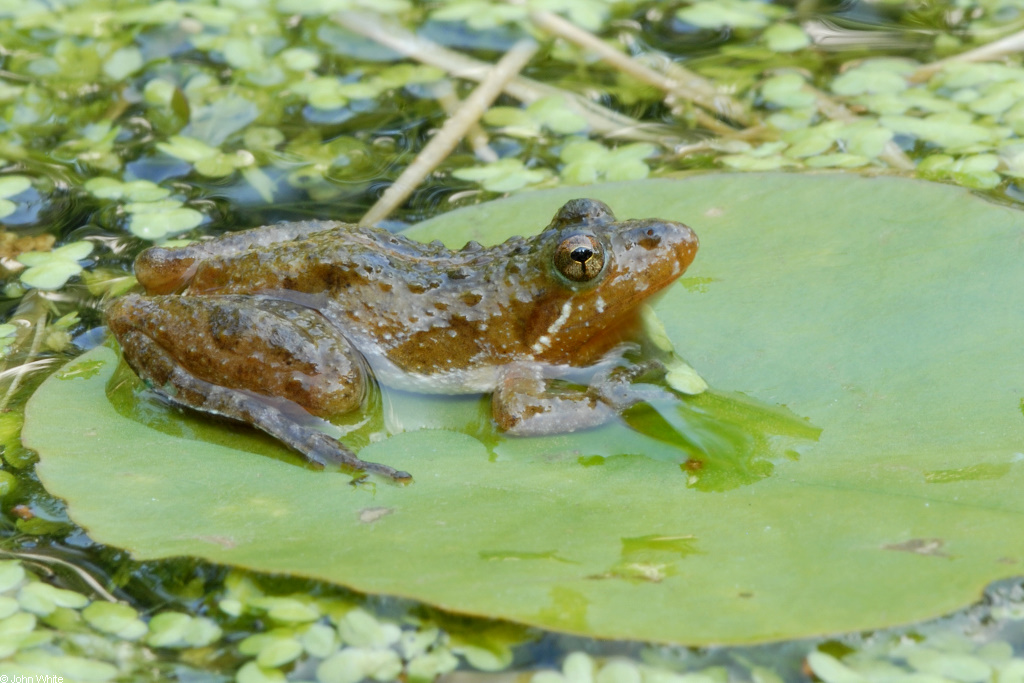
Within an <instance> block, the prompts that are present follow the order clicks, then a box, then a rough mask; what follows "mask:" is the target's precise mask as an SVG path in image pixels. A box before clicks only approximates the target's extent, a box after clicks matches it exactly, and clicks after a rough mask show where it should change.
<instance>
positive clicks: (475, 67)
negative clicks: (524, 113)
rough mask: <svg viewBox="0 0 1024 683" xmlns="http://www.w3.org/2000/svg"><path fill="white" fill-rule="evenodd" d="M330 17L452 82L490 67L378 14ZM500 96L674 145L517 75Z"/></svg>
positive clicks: (664, 130) (659, 131)
mask: <svg viewBox="0 0 1024 683" xmlns="http://www.w3.org/2000/svg"><path fill="white" fill-rule="evenodd" d="M332 19H333V20H334V21H335V22H337V23H338V24H340V25H341V26H343V27H344V28H346V29H348V30H349V31H352V32H353V33H357V34H359V35H361V36H364V37H366V38H369V39H370V40H373V41H374V42H377V43H380V44H381V45H384V46H386V47H389V48H391V49H392V50H394V51H395V52H398V53H399V54H402V55H405V56H406V57H408V58H410V59H414V60H416V61H418V62H421V63H423V64H430V65H431V66H436V67H438V68H439V69H442V70H444V71H445V72H447V73H448V74H449V75H451V76H453V77H454V78H463V79H466V80H471V81H480V80H481V79H483V77H484V75H485V74H486V73H487V71H488V70H489V69H490V68H491V65H490V64H487V63H486V62H482V61H479V60H477V59H473V58H472V57H467V56H466V55H463V54H460V53H458V52H455V51H454V50H449V49H447V48H445V47H442V46H440V45H438V44H437V43H435V42H433V41H431V40H427V39H426V38H423V37H421V36H418V35H416V34H414V33H411V32H409V31H407V30H405V29H404V28H402V27H400V26H396V25H394V24H391V23H386V22H384V21H382V20H381V18H380V17H379V16H378V15H374V14H367V13H363V12H338V13H337V14H334V15H332ZM505 93H506V94H507V95H509V96H510V97H514V98H515V99H517V100H519V101H520V102H523V103H525V104H530V103H532V102H536V101H537V100H539V99H541V98H544V97H551V96H559V97H562V98H563V99H564V100H565V103H566V106H567V107H568V108H569V109H571V110H572V111H573V112H575V113H577V114H579V115H580V116H582V117H584V118H585V119H586V121H587V125H588V126H590V128H591V129H592V130H594V131H595V132H597V133H599V134H601V135H605V136H608V137H621V138H626V139H630V140H641V141H646V142H656V143H659V144H664V145H667V146H671V145H674V144H677V143H678V142H679V140H678V136H677V135H674V134H672V132H671V130H670V129H669V128H668V127H667V126H664V125H661V124H649V123H643V122H640V121H637V120H636V119H634V118H630V117H629V116H626V115H624V114H620V113H618V112H616V111H612V110H611V109H608V108H607V107H602V106H601V105H599V104H597V103H596V102H591V101H590V100H588V99H587V98H586V97H582V96H580V95H577V94H576V93H573V92H569V91H567V90H563V89H561V88H556V87H555V86H552V85H548V84H546V83H540V82H538V81H534V80H531V79H529V78H525V77H523V76H516V77H515V78H513V79H511V80H509V82H508V83H506V84H505Z"/></svg>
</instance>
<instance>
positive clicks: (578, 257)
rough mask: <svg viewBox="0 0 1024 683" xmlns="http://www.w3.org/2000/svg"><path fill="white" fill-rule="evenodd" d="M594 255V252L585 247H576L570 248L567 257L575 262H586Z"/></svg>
mask: <svg viewBox="0 0 1024 683" xmlns="http://www.w3.org/2000/svg"><path fill="white" fill-rule="evenodd" d="M593 255H594V252H593V251H592V250H590V249H587V248H586V247H576V248H575V249H573V250H572V253H571V254H570V255H569V257H570V258H571V259H572V260H573V261H576V262H577V263H586V262H587V261H589V260H590V257H591V256H593Z"/></svg>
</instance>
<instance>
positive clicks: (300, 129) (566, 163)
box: [0, 0, 1024, 683]
mask: <svg viewBox="0 0 1024 683" xmlns="http://www.w3.org/2000/svg"><path fill="white" fill-rule="evenodd" d="M1021 32H1024V5H1022V3H1020V2H1019V1H1016V0H945V1H939V0H936V1H933V2H927V1H923V0H922V1H914V0H904V1H901V0H895V1H877V2H868V1H849V2H829V1H827V0H821V1H815V0H796V1H793V2H781V1H780V2H760V1H758V0H727V1H726V0H717V1H714V2H712V1H704V0H696V1H692V0H681V1H680V2H674V3H662V2H651V1H635V2H631V1H621V2H612V1H607V2H606V1H603V0H524V1H522V2H502V1H498V0H451V1H442V0H437V1H434V2H409V1H406V0H375V1H373V2H370V1H369V0H276V1H274V0H220V1H219V2H215V1H214V0H182V1H172V0H162V1H160V2H149V1H148V0H127V1H115V0H81V1H76V0H45V1H44V0H0V36H2V37H3V38H2V41H0V228H2V229H0V267H2V268H3V271H2V274H3V278H4V281H3V289H2V298H0V305H2V306H3V309H4V311H5V316H4V323H3V324H0V354H2V362H3V368H2V373H0V379H2V382H0V408H2V412H0V445H2V447H3V469H2V470H0V503H2V513H3V517H2V519H0V525H2V528H3V534H2V536H3V540H2V548H3V549H4V551H5V552H6V553H8V554H9V555H10V556H11V557H12V558H21V559H20V561H19V560H16V559H12V560H10V561H7V562H4V563H2V564H0V593H2V595H0V671H3V672H4V673H23V674H25V675H34V674H44V675H47V674H48V675H64V676H65V677H66V678H65V680H81V681H106V680H168V679H171V680H182V681H185V680H211V681H212V680H226V679H230V678H232V677H233V678H235V680H238V681H240V682H241V683H255V682H258V681H280V680H286V679H287V680H296V681H297V680H319V681H322V682H324V683H327V682H332V681H338V682H340V681H357V680H360V679H362V678H364V677H369V678H372V679H375V680H379V681H386V680H393V679H396V678H397V679H401V680H407V681H420V680H422V681H428V680H432V679H433V678H434V677H435V676H437V675H438V674H444V673H446V672H449V671H451V670H452V669H453V668H455V667H457V666H459V667H462V668H469V669H476V670H480V671H496V670H503V669H506V668H508V667H519V668H526V669H539V670H541V671H540V672H539V673H536V674H535V675H534V677H533V680H534V681H535V683H554V682H555V681H562V680H566V681H580V682H583V681H590V680H595V681H599V682H601V683H620V682H621V683H625V682H627V681H629V682H633V681H639V680H642V681H645V682H646V681H678V682H679V683H725V681H728V680H743V681H746V680H753V681H756V682H758V683H774V682H775V681H779V680H782V679H786V680H795V679H797V678H799V677H801V676H803V677H806V676H809V675H813V676H815V677H817V678H819V679H821V680H824V681H826V682H827V683H854V682H860V681H868V680H870V681H881V680H885V681H893V682H894V681H903V680H915V681H923V680H929V681H939V680H954V681H961V682H963V683H973V682H974V681H979V682H980V681H985V680H999V681H1000V683H1013V682H1015V681H1017V680H1019V679H1021V678H1024V661H1022V660H1021V659H1019V658H1015V657H1014V656H1013V655H1014V652H1018V653H1019V651H1020V650H1021V648H1022V646H1024V633H1022V632H1021V628H1020V624H1021V623H1024V608H1022V607H1021V598H1022V596H1021V589H1020V586H1018V585H1011V584H1007V585H1004V586H1000V587H997V588H995V589H993V590H992V591H990V593H989V595H988V597H987V600H986V603H985V604H983V605H980V606H977V607H975V608H972V609H970V610H967V611H966V612H964V613H961V614H959V615H956V616H954V617H951V618H949V619H945V620H939V621H937V622H934V623H930V624H924V625H921V626H918V627H913V628H907V629H900V630H893V631H885V632H879V633H876V634H869V635H863V636H850V637H847V638H844V639H840V640H831V641H814V642H805V641H799V642H795V643H788V644H782V645H779V646H775V647H774V648H771V647H765V648H745V649H733V650H713V649H712V650H702V651H689V650H685V649H676V648H668V647H655V646H643V645H639V644H634V645H623V644H598V643H596V642H593V641H586V640H582V639H572V638H568V637H561V636H557V635H553V634H544V633H541V632H539V631H535V630H528V629H523V628H519V627H513V626H509V625H505V624H494V623H490V622H483V621H475V622H472V621H464V620H460V619H454V618H452V617H450V616H446V615H443V614H441V613H435V612H431V611H428V610H426V609H425V608H421V607H416V606H410V605H407V604H397V603H394V602H392V601H388V600H386V599H372V598H365V597H360V596H355V595H352V594H349V593H345V592H341V591H338V590H335V589H332V588H330V587H326V586H323V585H319V584H312V583H303V584H301V585H300V584H299V583H298V582H297V581H296V580H293V579H286V578H279V579H277V580H273V579H268V578H265V577H254V576H248V575H243V574H238V573H228V572H227V571H226V570H223V569H220V568H217V567H214V566H211V565H203V564H196V563H189V562H185V561H178V562H154V563H148V564H139V563H137V562H133V561H132V560H130V559H129V558H128V557H127V556H126V555H125V554H124V553H121V552H118V551H114V550H112V549H109V548H104V547H103V546H100V545H98V544H95V543H93V542H92V541H91V540H90V539H89V537H88V536H87V535H86V534H85V532H83V531H82V530H81V529H79V528H77V527H76V526H75V525H74V524H73V523H72V522H71V521H70V520H69V518H68V516H67V514H66V512H65V510H64V508H63V505H62V503H61V502H60V501H59V500H57V499H54V498H53V497H51V496H50V495H48V494H47V493H46V491H44V490H43V489H42V487H41V486H40V484H39V483H38V481H37V479H36V477H35V474H34V472H33V465H34V455H33V454H32V453H31V452H29V451H27V450H26V449H25V448H24V447H23V446H22V445H21V443H20V440H19V431H20V428H21V422H22V408H23V406H24V403H25V401H26V399H27V397H28V395H29V394H30V393H31V391H32V390H33V389H34V388H35V387H36V386H37V385H38V383H39V381H41V379H42V378H43V377H44V376H45V375H46V374H48V372H50V371H52V370H53V369H54V368H55V367H57V366H58V365H59V364H60V363H62V362H63V361H64V360H66V359H67V358H70V357H73V356H76V355H77V354H79V353H80V352H81V350H83V349H86V348H89V347H90V346H93V345H95V344H96V343H98V342H99V341H100V340H101V337H100V333H99V332H97V328H98V326H100V325H101V310H102V306H103V302H104V301H105V300H106V299H108V298H109V297H112V296H117V295H119V294H121V293H123V292H125V291H127V290H128V289H130V288H131V287H132V286H133V284H134V280H133V277H132V274H131V261H132V258H133V257H134V256H135V255H136V254H137V253H138V252H139V251H140V250H141V249H142V248H144V247H146V246H149V245H151V244H154V243H167V242H168V241H169V240H191V239H198V238H202V237H204V236H207V235H213V234H219V233H221V232H224V231H228V230H233V229H237V228H242V227H252V226H255V225H260V224H263V223H269V222H275V221H280V220H301V219H306V218H310V217H316V218H329V219H339V220H346V221H350V222H358V221H359V220H360V219H361V217H363V216H364V215H366V213H367V211H368V210H369V209H370V207H371V205H372V204H373V203H374V201H375V200H376V199H377V198H378V196H379V195H380V194H381V193H382V190H383V189H384V188H385V187H387V186H389V185H391V184H392V183H393V182H394V181H395V180H396V179H397V178H398V177H399V175H400V174H401V173H402V172H403V170H404V169H405V168H407V167H410V166H412V165H413V161H414V159H416V158H417V155H418V154H419V153H420V151H421V150H422V149H423V148H424V147H425V146H426V144H427V143H428V141H429V140H431V139H432V138H433V137H436V135H435V133H436V131H437V130H438V129H439V128H440V127H441V126H442V124H443V123H444V121H445V120H446V119H448V118H452V117H454V116H455V112H457V111H459V107H460V104H461V102H460V101H461V100H465V99H468V98H469V96H470V93H471V92H472V90H473V88H474V87H475V81H478V80H486V79H487V78H488V76H487V72H488V71H489V70H490V65H491V64H492V63H494V62H496V61H497V60H498V58H499V57H501V55H502V54H503V53H505V52H507V51H509V50H510V49H512V47H513V46H515V45H523V44H524V43H523V41H526V43H525V45H526V46H527V47H526V48H524V49H526V50H529V51H530V52H532V57H529V56H528V62H527V64H526V66H525V67H524V68H523V69H522V71H521V73H519V74H518V75H517V74H514V73H509V74H504V75H503V76H501V78H502V79H503V80H502V81H501V82H499V83H498V87H496V88H495V92H498V91H500V92H501V93H502V94H501V95H500V96H499V97H498V99H497V100H496V101H495V102H494V103H493V104H491V103H486V104H483V106H482V108H481V116H480V117H479V120H469V121H468V122H467V126H466V128H465V130H461V131H456V132H454V133H453V134H454V135H456V140H455V142H458V143H459V144H458V145H457V146H455V148H454V151H452V152H451V153H450V154H448V155H447V156H444V155H441V156H440V157H439V158H437V159H435V160H433V161H432V162H431V164H430V166H429V167H428V170H427V172H428V173H429V177H428V178H427V180H426V181H424V182H422V183H418V182H414V183H412V188H413V189H412V193H411V196H410V198H409V199H408V201H406V202H405V203H404V204H401V203H400V204H401V205H400V208H397V209H391V208H388V209H381V210H380V211H378V213H381V212H383V214H384V215H391V216H393V218H392V219H391V222H390V223H389V224H388V225H390V226H391V227H394V228H400V227H402V226H403V225H405V224H407V223H412V222H415V221H417V220H420V219H422V218H426V217H430V216H434V215H436V214H439V213H441V212H444V211H446V210H448V209H450V208H453V207H456V206H461V205H466V204H471V203H476V202H479V201H482V200H484V199H488V198H492V197H494V196H496V195H498V194H505V193H516V192H526V191H529V190H531V189H537V188H549V187H558V186H563V185H576V184H587V183H593V182H598V181H617V180H637V179H642V178H646V177H673V176H676V175H681V174H685V173H689V172H692V171H702V170H709V169H725V170H733V171H744V170H772V169H790V170H794V171H799V170H805V169H806V170H810V169H821V168H830V169H849V170H851V171H852V170H855V171H856V172H858V173H876V174H899V175H905V176H917V177H921V178H925V179H930V180H937V181H943V182H950V183H955V184H958V185H961V186H964V187H968V188H971V189H974V190H977V191H979V192H983V193H985V195H986V196H988V197H990V198H992V199H995V200H998V201H1001V202H1005V203H1009V204H1016V203H1017V202H1019V201H1020V200H1021V199H1022V197H1024V195H1022V188H1021V185H1020V179H1021V178H1024V66H1022V64H1021V58H1020V54H1019V51H1020V49H1021V47H1022V46H1024V38H1022V33H1021ZM533 50H536V52H533ZM474 118H475V117H474ZM438 135H440V134H438ZM453 144H454V142H453ZM431 169H432V170H431ZM389 212H390V213H389ZM373 215H376V214H373ZM968 237H969V234H968ZM172 243H173V242H172ZM926 550H927V549H922V548H913V549H910V551H911V552H914V553H917V554H920V555H925V554H927V552H926ZM26 570H27V571H26ZM54 571H55V572H56V573H53V572H54ZM40 576H42V577H43V578H44V579H45V580H46V582H44V581H40V580H39V578H40ZM93 576H95V578H94V577H93ZM97 581H98V583H97ZM56 585H60V586H62V587H61V588H57V587H55V586H56ZM107 591H111V592H113V593H114V595H109V594H106V592H107ZM115 599H118V600H121V601H122V602H123V603H128V604H130V605H131V606H128V604H117V603H116V602H114V600H115ZM573 650H577V651H576V652H573V653H572V654H569V655H568V656H566V653H567V652H571V651H573ZM585 652H586V653H589V654H585ZM801 667H804V668H801ZM147 677H148V678H147Z"/></svg>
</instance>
